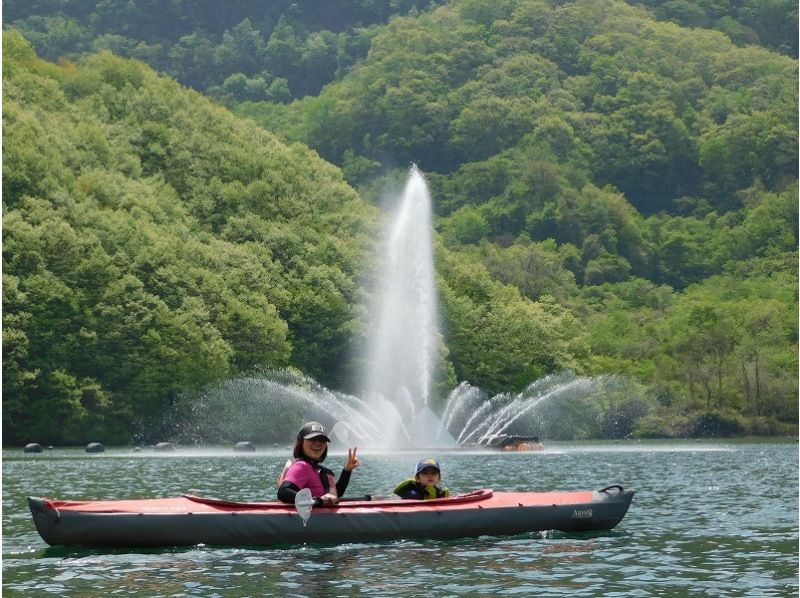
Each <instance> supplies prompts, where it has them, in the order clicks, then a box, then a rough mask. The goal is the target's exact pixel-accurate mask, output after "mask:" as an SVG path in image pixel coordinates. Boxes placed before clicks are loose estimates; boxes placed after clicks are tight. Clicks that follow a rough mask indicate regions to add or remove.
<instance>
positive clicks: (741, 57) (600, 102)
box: [237, 0, 798, 434]
mask: <svg viewBox="0 0 800 598" xmlns="http://www.w3.org/2000/svg"><path fill="white" fill-rule="evenodd" d="M237 110H238V111H239V112H240V113H242V114H248V115H251V116H252V117H253V118H255V119H257V120H259V121H260V122H262V123H263V124H264V125H265V126H266V127H268V128H273V129H275V130H282V131H284V132H285V133H286V134H287V135H289V137H290V138H293V139H298V140H302V141H304V142H305V143H308V144H309V145H311V146H312V147H314V148H316V149H318V150H319V151H320V153H321V154H322V155H323V156H324V157H326V158H328V159H329V160H331V161H333V162H335V163H337V164H340V165H342V167H343V169H344V172H345V176H346V177H347V178H348V179H349V180H351V181H352V182H353V183H354V184H358V185H360V186H361V187H362V190H363V191H364V193H365V194H366V195H367V196H371V195H372V194H373V189H377V188H380V183H379V182H377V181H380V175H381V173H382V172H384V171H385V169H386V168H390V167H391V166H392V165H394V164H398V163H399V164H402V163H405V162H407V161H410V160H414V161H416V162H417V163H418V164H420V165H421V167H422V168H423V169H425V170H426V171H427V172H429V173H430V174H429V179H430V180H431V182H432V185H433V189H434V191H433V194H434V197H435V198H436V209H437V212H438V214H439V216H440V218H439V223H438V227H439V229H440V230H441V232H442V237H443V239H444V241H445V243H446V244H447V246H448V247H449V248H450V249H451V250H453V251H454V252H456V253H458V254H459V255H462V256H469V257H470V258H472V259H474V260H477V261H480V262H482V263H483V264H484V266H485V267H486V268H487V269H488V270H489V272H490V273H491V275H492V276H493V277H495V278H496V279H498V280H501V281H504V282H508V283H510V284H513V285H515V286H516V287H517V288H519V289H520V290H521V291H522V292H523V293H524V294H525V295H526V296H528V297H529V298H531V299H534V300H537V301H544V300H549V299H550V298H553V299H555V300H556V302H558V303H559V304H560V305H564V306H568V307H569V308H570V310H571V311H572V313H574V314H575V315H576V316H577V317H578V318H579V319H580V320H581V322H582V323H583V324H584V325H586V326H587V328H588V332H589V335H588V338H589V343H590V348H591V357H588V358H587V359H585V360H584V361H583V362H582V364H583V366H584V368H586V370H588V371H593V372H596V373H599V372H615V373H620V372H624V373H630V374H634V375H636V376H638V377H639V378H640V379H644V380H647V382H648V383H649V384H650V387H651V389H652V390H653V393H654V396H657V397H658V403H659V404H660V405H661V406H663V407H665V408H666V410H667V411H673V412H674V413H673V414H677V413H682V414H687V413H693V412H696V411H698V410H699V411H703V410H712V409H717V410H723V411H725V410H732V411H733V412H736V413H745V414H748V415H750V416H765V417H766V416H775V415H778V416H779V417H780V418H782V419H784V420H786V421H791V420H794V419H795V417H796V393H797V379H796V364H797V357H796V353H797V317H796V316H797V309H796V290H797V286H796V285H797V268H796V265H797V252H796V249H797V156H798V154H797V132H796V124H795V123H796V121H797V63H796V61H795V60H793V59H790V58H788V57H785V56H781V55H778V54H775V53H771V52H767V51H765V50H763V49H762V48H758V47H755V46H751V47H745V48H739V47H737V46H736V45H734V44H733V43H732V42H731V41H730V40H729V39H728V38H727V37H726V36H724V35H722V34H720V33H718V32H715V31H707V30H688V29H685V28H681V27H678V26H676V25H675V24H672V23H663V22H657V21H655V20H653V19H652V17H651V15H650V13H648V12H647V11H644V10H642V9H640V8H635V7H630V6H628V5H627V4H625V3H623V2H615V1H604V2H597V1H594V0H592V1H588V0H587V1H578V2H566V3H556V4H549V3H546V2H541V1H529V2H509V3H499V4H497V3H494V4H491V5H489V4H486V3H481V2H470V1H464V2H454V3H452V4H449V5H448V6H445V7H441V8H439V9H437V10H435V11H433V12H430V13H427V14H422V15H419V16H415V17H408V18H398V19H395V20H393V21H392V22H391V23H390V24H389V26H388V27H387V28H386V30H385V31H383V32H381V34H380V35H379V36H376V38H375V39H374V40H373V44H372V48H371V50H370V54H369V56H368V57H367V58H366V59H365V60H364V61H363V62H362V63H360V64H359V65H358V66H357V67H356V68H354V69H353V70H352V71H351V72H350V73H349V74H348V75H347V76H346V77H345V78H344V79H343V80H342V81H341V82H340V83H336V84H333V85H330V86H328V87H326V88H325V89H324V90H323V92H322V93H321V94H320V95H319V96H318V97H308V98H305V99H303V100H300V101H296V102H294V103H292V104H291V105H288V106H285V105H278V104H269V103H264V102H262V103H246V104H242V105H240V106H239V107H238V108H237ZM376 177H377V179H376ZM452 321H462V319H461V318H460V317H459V315H458V314H457V313H453V314H452ZM456 352H457V351H456ZM459 365H461V366H464V365H465V364H463V363H462V364H459V363H458V362H456V366H457V367H456V373H457V375H458V376H459V377H462V376H465V375H466V372H467V371H469V370H471V368H470V367H458V366H459ZM790 397H794V398H790ZM667 419H668V420H669V419H670V418H669V417H668V418H667ZM661 423H663V424H665V427H664V428H661V429H660V432H659V430H656V429H651V430H650V432H651V433H664V434H670V433H672V432H673V431H674V430H675V429H677V428H681V427H682V426H686V425H687V424H686V422H685V421H684V422H681V421H680V417H677V418H675V419H674V421H672V423H666V422H664V421H662V422H661ZM689 427H691V425H690V426H689ZM734 427H736V428H738V429H741V428H742V426H741V425H739V424H735V425H734Z"/></svg>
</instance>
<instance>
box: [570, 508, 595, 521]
mask: <svg viewBox="0 0 800 598" xmlns="http://www.w3.org/2000/svg"><path fill="white" fill-rule="evenodd" d="M591 516H592V510H591V509H575V510H574V511H573V512H572V518H573V519H588V518H589V517H591Z"/></svg>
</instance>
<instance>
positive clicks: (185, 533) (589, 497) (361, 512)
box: [28, 486, 634, 547]
mask: <svg viewBox="0 0 800 598" xmlns="http://www.w3.org/2000/svg"><path fill="white" fill-rule="evenodd" d="M482 492H483V494H482V495H481V496H480V498H479V499H478V500H467V501H464V500H461V501H460V502H459V501H457V500H456V501H452V502H448V500H447V499H442V500H438V501H387V502H385V503H383V504H382V503H381V502H380V501H377V502H372V503H370V502H361V503H343V504H342V505H341V506H340V507H334V508H317V509H314V511H313V512H312V515H311V518H310V519H309V521H308V523H307V525H303V523H302V521H301V519H300V516H299V515H298V514H297V512H296V510H295V509H294V507H293V506H291V505H283V504H281V503H262V504H261V507H260V508H258V509H256V508H249V509H244V508H243V509H238V508H236V507H231V506H229V507H227V508H225V509H222V508H215V507H213V506H212V505H210V504H204V503H198V502H196V501H193V500H189V499H186V498H184V497H179V498H175V499H163V500H164V501H165V504H167V505H169V504H174V508H172V509H169V508H167V509H162V510H160V511H156V512H153V511H149V510H146V509H142V510H140V511H138V512H130V511H128V512H109V511H108V510H107V509H106V510H100V511H92V510H89V509H91V508H92V507H91V505H92V503H91V502H89V503H69V502H68V501H51V500H49V499H43V498H35V497H29V498H28V503H29V506H30V509H31V513H32V514H33V520H34V522H35V525H36V529H37V530H38V531H39V535H41V537H42V539H43V540H44V541H45V542H47V543H48V544H50V545H54V546H55V545H83V546H109V547H157V546H191V545H196V544H210V545H223V546H276V545H296V544H303V543H320V544H340V543H346V542H374V541H385V540H396V539H405V538H408V539H439V540H447V539H455V538H465V537H476V536H484V535H488V536H506V535H516V534H521V533H528V532H537V531H545V530H560V531H565V532H582V531H595V530H597V531H599V530H609V529H612V528H613V527H615V526H616V525H617V524H618V523H619V522H620V521H621V520H622V518H623V517H624V516H625V514H626V512H627V510H628V507H629V506H630V504H631V500H632V498H633V495H634V492H633V491H632V490H624V489H623V488H622V487H621V486H609V487H607V488H604V489H602V490H599V491H594V492H592V491H589V492H496V493H492V492H491V491H482ZM455 498H458V497H455ZM169 501H174V503H170V502H169ZM143 502H147V501H143ZM432 502H435V504H430V503H432ZM426 503H428V504H426ZM71 504H80V505H81V507H80V509H82V510H79V509H73V510H71V509H70V505H71ZM98 504H100V503H98ZM102 504H103V505H108V504H110V503H108V502H107V503H102ZM231 504H236V503H231ZM60 505H61V508H59V506H60ZM87 505H89V506H88V507H87ZM242 506H244V504H242ZM104 508H105V507H104Z"/></svg>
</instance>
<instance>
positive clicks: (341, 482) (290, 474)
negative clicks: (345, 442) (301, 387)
mask: <svg viewBox="0 0 800 598" xmlns="http://www.w3.org/2000/svg"><path fill="white" fill-rule="evenodd" d="M330 441H331V440H330V438H328V437H327V436H326V434H325V428H323V427H322V424H320V423H319V422H308V423H307V424H306V425H304V426H303V427H302V428H300V431H299V432H298V433H297V441H296V442H295V445H294V453H293V454H294V458H295V461H294V463H291V464H290V465H289V466H288V467H287V468H286V469H285V470H284V472H283V474H282V476H281V477H280V478H279V479H278V500H280V501H282V502H285V503H290V504H294V498H295V495H296V494H297V493H298V492H299V491H300V490H302V489H303V488H309V489H310V490H311V495H312V496H313V497H314V504H315V506H318V507H320V506H323V505H335V504H336V503H337V502H339V497H340V496H342V495H343V494H344V492H345V490H346V489H347V485H348V484H349V483H350V474H351V473H352V472H353V470H354V469H355V468H356V467H358V466H359V465H361V461H359V460H358V457H357V456H356V451H357V450H358V447H355V448H351V449H347V463H346V464H345V466H344V468H343V469H342V473H341V474H340V475H339V479H338V480H337V479H336V477H335V476H334V475H333V472H332V471H331V470H330V469H328V468H327V467H323V466H322V465H320V463H322V462H323V461H324V460H325V457H327V456H328V443H329V442H330Z"/></svg>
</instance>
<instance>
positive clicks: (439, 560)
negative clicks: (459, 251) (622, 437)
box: [2, 442, 798, 598]
mask: <svg viewBox="0 0 800 598" xmlns="http://www.w3.org/2000/svg"><path fill="white" fill-rule="evenodd" d="M288 452H289V451H288V449H286V448H281V449H269V450H264V449H261V450H259V451H258V452H256V453H249V454H242V453H233V452H232V451H231V450H230V449H227V448H226V449H208V450H204V451H190V450H189V449H185V450H179V451H177V452H176V453H172V454H168V455H165V454H155V453H153V452H151V451H149V450H148V449H145V450H143V451H141V452H138V453H134V452H132V451H129V450H127V449H110V450H108V451H107V452H106V453H104V454H100V455H89V454H86V453H85V452H83V451H82V450H76V449H72V450H70V449H61V450H58V449H56V450H53V451H49V452H46V453H43V454H38V455H26V454H24V453H23V452H22V450H21V449H17V450H5V451H4V452H3V529H2V535H3V567H2V573H3V579H2V584H3V595H4V596H25V597H35V596H70V597H72V596H80V597H84V596H86V597H91V596H142V597H147V598H154V597H160V596H164V597H176V596H219V597H229V596H314V597H326V596H361V595H365V596H366V595H369V596H395V595H420V596H436V597H439V596H488V595H499V596H533V595H538V596H564V595H569V596H797V595H798V446H797V443H783V444H780V443H766V444H763V443H726V442H717V443H710V442H670V443H646V442H642V443H635V442H622V443H597V444H588V443H585V444H565V443H557V444H556V443H554V444H549V445H548V447H547V450H546V451H544V452H541V453H516V454H510V453H496V452H492V453H478V452H444V453H440V454H439V455H438V456H439V457H440V458H441V460H442V464H443V468H444V478H445V483H446V485H448V486H449V487H450V489H451V490H452V491H455V492H460V491H468V490H473V489H475V488H480V487H491V488H494V489H495V490H507V491H510V490H522V489H531V490H555V489H558V490H577V489H599V488H601V487H604V486H606V485H609V484H612V483H617V484H622V485H623V486H625V487H626V488H628V487H630V488H635V489H636V490H637V494H636V498H635V499H634V502H633V505H632V506H631V509H630V511H629V512H628V515H627V516H626V517H625V519H623V520H622V523H621V524H620V525H619V526H618V527H617V528H616V529H615V530H613V531H610V532H603V533H595V534H583V535H576V534H564V533H546V534H538V533H537V534H528V535H523V536H516V537H512V538H501V537H482V538H477V539H464V540H458V541H446V542H445V541H396V542H383V543H376V544H344V545H339V546H296V547H289V548H282V549H266V548H217V547H208V546H196V547H190V548H165V549H157V550H152V549H150V550H95V549H76V548H51V547H48V546H47V545H46V544H45V543H44V541H42V539H41V538H40V537H39V535H38V534H37V532H36V529H35V528H34V526H33V522H32V520H31V517H30V512H29V511H28V508H27V505H26V501H25V497H26V496H28V495H36V496H49V497H51V498H70V499H100V498H103V499H114V498H131V497H148V498H149V497H159V496H169V495H175V494H182V493H192V494H201V495H205V496H213V497H217V498H226V499H232V500H266V499H271V498H274V495H275V487H274V480H275V477H276V475H277V473H278V471H279V470H280V468H281V467H282V464H283V463H284V461H285V460H286V457H287V453H288ZM360 456H361V458H362V462H363V465H362V466H361V467H360V468H359V469H358V470H357V471H356V472H355V473H354V475H353V479H352V482H351V484H350V488H349V489H348V492H347V494H348V495H351V496H352V495H357V494H389V493H390V492H391V489H392V488H393V487H394V485H395V483H397V482H398V481H400V480H402V479H403V478H405V477H407V476H408V474H409V472H410V471H412V468H413V466H414V464H415V463H416V461H417V460H418V459H419V458H420V457H422V456H429V455H427V454H425V455H422V454H420V453H413V452H402V453H394V454H388V453H381V452H370V451H364V454H362V455H360ZM343 463H344V456H343V455H342V454H341V453H332V454H331V455H330V456H329V457H328V461H327V463H326V464H327V465H329V466H331V467H332V468H334V470H335V471H338V470H339V469H340V467H341V465H342V464H343ZM309 525H313V514H312V521H311V523H309Z"/></svg>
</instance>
